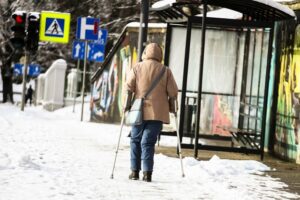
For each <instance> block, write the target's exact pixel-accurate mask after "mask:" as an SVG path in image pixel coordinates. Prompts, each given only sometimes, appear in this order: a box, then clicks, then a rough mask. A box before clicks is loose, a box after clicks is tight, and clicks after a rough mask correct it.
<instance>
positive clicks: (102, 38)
mask: <svg viewBox="0 0 300 200" xmlns="http://www.w3.org/2000/svg"><path fill="white" fill-rule="evenodd" d="M107 33H108V32H107V29H99V33H98V40H96V41H95V42H97V43H99V44H101V45H105V44H106V41H107Z"/></svg>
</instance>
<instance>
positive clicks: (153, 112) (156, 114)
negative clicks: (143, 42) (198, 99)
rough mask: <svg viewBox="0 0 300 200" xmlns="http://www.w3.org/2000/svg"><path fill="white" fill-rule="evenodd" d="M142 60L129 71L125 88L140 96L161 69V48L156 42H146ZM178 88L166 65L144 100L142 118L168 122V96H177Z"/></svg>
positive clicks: (137, 96)
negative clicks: (160, 76) (161, 75)
mask: <svg viewBox="0 0 300 200" xmlns="http://www.w3.org/2000/svg"><path fill="white" fill-rule="evenodd" d="M142 59H143V61H142V62H139V63H137V64H136V65H135V66H134V67H133V68H132V70H131V71H130V73H129V76H128V79H127V90H129V91H131V92H133V93H135V95H136V98H141V97H142V96H143V95H144V94H145V93H146V91H147V90H148V88H149V86H150V85H151V83H152V81H153V80H154V79H155V77H157V76H158V74H159V73H160V72H161V70H162V69H163V67H164V65H163V64H161V61H162V50H161V48H160V47H159V46H158V44H156V43H151V44H148V45H147V46H146V48H145V50H144V53H143V56H142ZM177 94H178V88H177V84H176V82H175V80H174V77H173V74H172V72H171V70H170V69H169V68H168V67H166V70H165V73H164V75H163V77H162V78H161V79H160V81H159V82H158V84H157V85H156V87H155V88H154V89H153V90H152V92H151V93H150V94H149V95H148V97H147V98H146V99H145V101H144V110H143V111H144V120H159V121H162V122H163V123H170V118H169V103H168V98H171V97H172V98H174V97H175V98H177Z"/></svg>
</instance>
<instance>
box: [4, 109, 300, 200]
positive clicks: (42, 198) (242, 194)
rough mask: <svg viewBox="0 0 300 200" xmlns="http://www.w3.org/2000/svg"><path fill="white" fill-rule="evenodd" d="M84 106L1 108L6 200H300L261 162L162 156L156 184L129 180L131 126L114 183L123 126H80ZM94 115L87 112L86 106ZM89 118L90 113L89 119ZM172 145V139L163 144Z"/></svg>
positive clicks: (82, 124)
mask: <svg viewBox="0 0 300 200" xmlns="http://www.w3.org/2000/svg"><path fill="white" fill-rule="evenodd" d="M79 110H80V108H79V107H77V110H76V111H77V112H76V113H72V107H68V108H64V109H61V110H58V111H56V112H53V113H51V112H47V111H45V110H43V109H42V108H41V107H26V108H25V112H21V111H20V109H19V108H18V107H16V106H13V105H10V104H0V200H102V199H104V200H109V199H111V200H116V199H122V200H127V199H128V200H141V199H143V200H147V199H149V200H150V199H151V200H153V199H170V200H171V199H174V200H175V199H184V200H192V199H195V200H196V199H220V200H221V199H222V200H223V199H230V200H232V199H239V200H240V199H251V200H252V199H299V198H300V196H297V195H296V194H292V193H288V192H286V191H285V188H286V187H287V185H286V184H284V183H282V182H280V181H279V180H277V179H274V178H271V177H269V176H266V175H265V174H264V171H268V170H271V169H270V168H269V167H268V166H265V165H264V164H262V163H260V162H257V161H251V160H250V161H233V160H222V159H219V158H218V157H217V156H214V157H213V158H212V159H211V160H210V161H197V160H195V159H194V158H184V160H183V161H184V169H185V174H186V177H185V178H182V177H181V172H180V162H179V160H178V159H176V158H170V157H166V156H164V155H161V154H156V155H155V169H154V174H153V182H151V183H146V182H143V181H141V180H140V181H131V180H128V174H129V172H130V170H129V138H127V137H126V136H127V134H128V132H129V127H125V128H124V132H123V134H122V140H121V148H120V151H119V153H118V159H117V164H116V169H115V173H114V175H115V178H114V179H110V175H111V170H112V164H113V158H114V155H115V145H116V142H117V138H118V134H119V126H117V125H108V124H97V123H90V122H88V119H86V121H84V122H80V114H79ZM85 110H87V107H86V108H85ZM87 116H88V114H86V115H85V118H88V117H87ZM164 144H165V145H173V144H174V145H176V143H175V142H173V143H172V144H170V143H169V142H168V141H167V140H166V141H164V139H163V138H162V141H161V142H160V145H164Z"/></svg>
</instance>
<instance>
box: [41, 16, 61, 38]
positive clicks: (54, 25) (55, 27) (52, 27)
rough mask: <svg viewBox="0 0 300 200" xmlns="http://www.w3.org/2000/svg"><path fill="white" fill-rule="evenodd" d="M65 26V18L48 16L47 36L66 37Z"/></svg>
mask: <svg viewBox="0 0 300 200" xmlns="http://www.w3.org/2000/svg"><path fill="white" fill-rule="evenodd" d="M64 27H65V20H64V19H56V18H46V31H45V35H46V36H51V37H59V38H63V37H64Z"/></svg>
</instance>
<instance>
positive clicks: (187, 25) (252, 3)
mask: <svg viewBox="0 0 300 200" xmlns="http://www.w3.org/2000/svg"><path fill="white" fill-rule="evenodd" d="M208 6H216V7H223V8H228V9H231V10H234V11H237V12H240V13H241V17H240V19H224V18H212V17H208V16H207V15H208V14H207V13H208ZM199 10H200V12H198V11H199ZM152 11H154V12H156V13H157V14H158V15H159V16H160V18H161V19H162V20H163V21H164V22H166V23H167V32H166V43H165V59H164V62H165V64H166V65H168V66H169V67H170V68H171V69H172V71H173V74H174V76H175V79H176V81H177V83H178V86H179V90H180V98H179V104H180V106H179V133H180V138H181V141H182V147H183V148H191V149H194V156H195V157H197V156H198V150H199V149H202V150H217V151H230V152H244V153H257V154H260V155H261V159H263V155H264V154H263V153H264V140H265V129H266V115H267V108H268V107H269V106H270V105H268V98H269V97H268V93H269V88H268V87H269V80H270V78H269V77H270V76H271V74H270V63H271V57H272V42H273V35H274V22H275V21H280V20H287V19H293V18H295V14H294V12H293V11H292V10H290V9H289V8H288V7H285V6H283V5H281V4H278V3H275V2H274V1H271V0H269V1H268V0H248V1H242V0H202V1H179V2H176V1H160V2H157V3H155V4H153V5H152ZM175 133H176V132H174V131H164V132H162V135H163V134H165V135H175ZM185 137H189V138H191V140H190V143H186V142H184V140H183V138H185Z"/></svg>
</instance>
